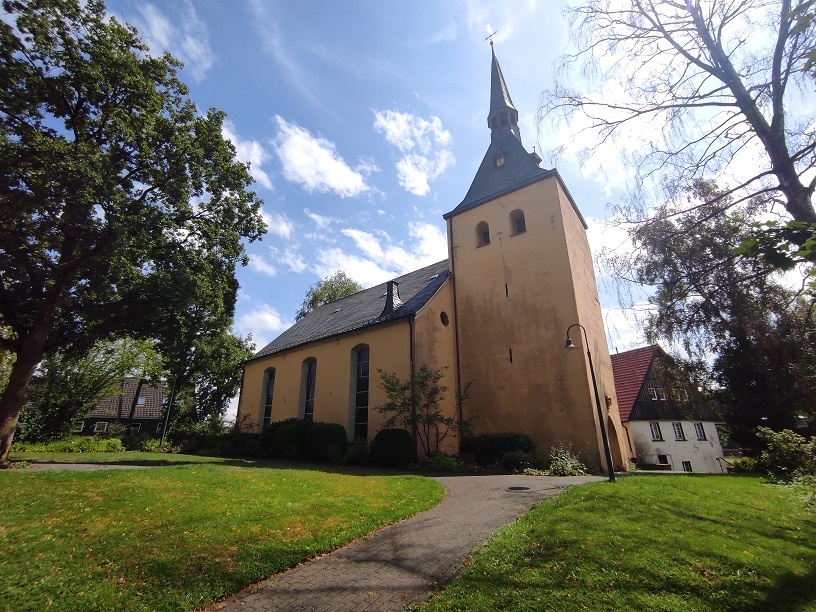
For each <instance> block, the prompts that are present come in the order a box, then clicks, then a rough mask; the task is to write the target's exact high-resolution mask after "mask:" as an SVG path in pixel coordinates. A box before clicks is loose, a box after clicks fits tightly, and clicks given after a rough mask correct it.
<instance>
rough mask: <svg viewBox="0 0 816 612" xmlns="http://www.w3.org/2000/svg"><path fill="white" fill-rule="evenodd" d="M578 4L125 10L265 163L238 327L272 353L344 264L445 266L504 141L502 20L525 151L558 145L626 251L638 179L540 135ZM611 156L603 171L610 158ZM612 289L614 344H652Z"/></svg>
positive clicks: (213, 1) (375, 268)
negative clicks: (493, 143) (497, 137)
mask: <svg viewBox="0 0 816 612" xmlns="http://www.w3.org/2000/svg"><path fill="white" fill-rule="evenodd" d="M562 8H563V7H562V2H560V1H557V0H550V1H544V0H542V1H539V2H536V1H533V0H529V1H520V0H515V1H514V2H510V1H506V2H502V1H488V0H484V1H478V0H459V1H456V0H451V1H446V2H438V1H437V0H420V1H417V0H412V1H411V2H375V1H373V0H371V1H367V2H363V1H344V2H330V1H328V0H327V1H320V2H318V1H316V0H301V1H294V0H292V1H271V0H232V1H229V2H223V1H219V0H164V1H163V2H156V3H148V2H140V1H136V0H109V2H108V10H109V12H110V13H111V14H113V15H114V16H116V17H117V18H119V19H121V20H124V21H127V22H128V23H131V24H132V25H134V26H136V27H137V28H138V30H139V32H140V33H141V35H142V37H143V38H144V40H145V42H146V43H148V45H149V46H150V48H151V50H152V51H154V52H160V51H163V50H167V51H170V52H171V53H172V54H173V55H175V56H176V57H177V58H179V59H180V60H182V61H183V62H184V64H185V68H184V70H183V71H182V73H181V77H182V79H183V80H184V81H185V82H186V83H187V84H188V85H189V87H190V93H191V97H192V98H193V100H194V101H195V102H196V104H197V105H198V106H199V108H200V109H202V110H204V109H207V108H209V107H216V108H219V109H221V110H223V111H225V112H226V113H227V117H228V120H227V123H226V126H225V136H227V137H228V138H230V139H231V140H232V141H233V143H234V144H235V146H236V148H237V150H238V156H239V158H240V159H242V160H243V161H248V162H250V163H251V171H252V174H253V176H254V177H255V179H256V181H257V182H256V184H255V190H256V191H257V193H258V195H259V196H260V197H261V198H262V199H263V200H264V207H263V212H264V216H265V218H266V221H267V223H268V225H269V232H268V234H267V235H266V236H265V237H264V239H263V240H262V241H261V242H256V243H254V244H251V245H248V252H249V255H250V265H249V266H248V267H246V268H243V269H241V270H239V272H238V278H239V281H240V283H241V289H240V293H239V300H238V305H237V311H236V321H235V331H236V332H238V333H241V334H247V333H250V332H251V333H252V335H253V338H254V340H255V342H256V346H257V347H258V348H261V347H262V346H263V345H264V344H265V343H267V342H268V341H270V340H271V339H273V338H274V337H275V336H277V335H278V334H279V333H280V332H282V331H283V330H284V329H286V328H287V327H288V326H289V325H291V323H292V322H293V320H294V313H295V311H296V309H297V308H298V306H299V305H300V303H301V301H302V300H303V296H304V294H305V293H306V291H307V290H308V288H309V287H310V286H311V285H312V284H314V283H315V282H316V281H317V280H319V279H321V278H323V277H325V276H327V275H329V274H331V273H333V272H334V271H336V270H338V269H344V270H345V271H346V273H347V274H348V275H349V276H351V277H352V278H354V279H355V280H357V281H358V282H360V283H361V284H362V285H363V286H365V287H368V286H371V285H373V284H377V283H380V282H383V281H385V280H387V279H389V278H393V277H395V276H398V275H400V274H404V273H405V272H408V271H411V270H414V269H417V268H419V267H421V266H423V265H427V264H430V263H433V262H435V261H439V260H441V259H444V258H445V257H446V256H447V251H446V243H445V233H444V232H445V226H444V223H443V221H442V214H443V213H445V212H448V211H450V210H452V209H453V208H454V207H455V206H456V205H457V204H458V203H459V202H460V201H461V200H462V198H463V197H464V195H465V193H466V192H467V189H468V187H469V186H470V183H471V180H472V179H473V176H474V174H475V172H476V169H477V168H478V165H479V162H480V161H481V159H482V156H483V155H484V152H485V150H486V148H487V146H488V144H489V130H488V128H487V120H486V118H487V111H488V101H489V91H490V47H489V45H488V43H487V42H486V41H485V37H486V36H487V33H488V27H491V28H492V30H493V31H495V32H496V34H495V36H494V40H495V45H496V46H495V49H496V54H497V57H498V58H499V62H500V63H501V66H502V70H503V73H504V76H505V80H506V81H507V84H508V87H509V90H510V94H511V96H512V98H513V102H514V103H515V106H516V108H517V109H518V110H519V114H520V118H519V123H520V126H521V132H522V139H523V142H524V144H525V146H526V147H527V148H528V149H530V150H532V149H533V147H535V148H536V150H537V151H538V152H539V153H540V154H541V156H542V157H543V158H544V163H542V166H543V167H552V166H553V165H554V164H553V162H552V160H551V159H549V157H548V153H549V152H550V151H551V150H553V149H554V148H555V147H556V146H558V145H562V144H567V145H568V146H567V149H568V150H567V154H566V155H564V156H563V157H562V158H560V159H559V160H558V162H557V164H555V165H556V166H557V167H558V170H559V172H560V173H561V175H562V176H563V178H564V179H565V181H566V183H567V185H568V187H569V189H570V191H571V193H572V194H573V196H574V198H575V199H576V201H577V203H578V206H579V208H580V209H581V211H582V213H583V214H584V216H585V217H586V218H587V219H588V221H589V223H590V231H589V238H590V245H591V247H592V248H593V251H595V252H597V251H598V250H599V249H600V248H601V247H602V246H604V245H607V246H613V247H614V246H615V244H614V243H615V242H616V241H618V242H620V241H622V240H623V238H622V236H621V234H620V233H616V232H614V231H612V230H610V229H609V228H608V227H607V228H605V227H604V226H603V224H602V223H601V222H600V220H602V219H604V218H605V217H607V216H608V215H609V214H610V213H609V210H608V206H607V204H608V203H610V202H614V201H615V200H616V198H618V197H619V195H620V193H619V189H620V187H621V186H622V184H623V181H624V180H625V179H626V177H627V170H626V168H623V167H618V166H616V165H615V164H614V162H613V160H614V158H615V156H614V155H606V156H605V157H602V158H599V157H598V156H596V158H595V159H596V161H594V162H593V161H591V160H590V161H589V162H584V163H581V162H579V156H578V155H577V153H570V151H571V149H570V146H569V145H570V144H572V143H573V140H572V139H573V138H574V136H572V135H571V134H570V132H569V131H568V130H567V129H565V128H563V127H561V128H553V127H551V126H549V125H546V126H545V125H542V126H539V125H538V124H537V122H536V118H535V117H536V111H537V109H538V106H539V99H540V96H541V92H542V91H543V90H544V89H545V88H547V87H548V86H550V85H551V84H552V81H553V78H554V70H555V62H556V59H557V57H558V56H559V54H561V53H563V51H564V50H565V48H566V45H567V43H568V40H567V30H568V27H567V22H566V20H565V18H564V17H563V16H562ZM598 159H603V161H598ZM600 280H601V287H600V288H601V295H602V307H603V308H604V314H605V317H606V322H607V328H608V339H609V342H610V349H611V350H614V348H618V349H621V350H622V349H625V348H630V347H632V346H636V345H640V344H642V343H643V341H642V340H641V339H640V338H639V337H638V336H637V334H636V333H635V332H633V331H632V330H631V328H630V326H629V325H628V323H627V320H626V319H625V318H624V317H622V316H621V313H620V311H619V310H618V309H617V300H616V298H615V295H616V294H615V292H614V290H611V289H609V288H608V287H607V285H606V283H605V282H604V280H603V279H600Z"/></svg>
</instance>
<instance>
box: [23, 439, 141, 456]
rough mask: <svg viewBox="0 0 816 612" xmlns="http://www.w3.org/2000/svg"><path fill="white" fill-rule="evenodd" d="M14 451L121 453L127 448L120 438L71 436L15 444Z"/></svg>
mask: <svg viewBox="0 0 816 612" xmlns="http://www.w3.org/2000/svg"><path fill="white" fill-rule="evenodd" d="M14 450H15V452H33V453H120V452H122V451H124V450H125V447H124V446H122V441H121V440H120V439H119V438H98V437H96V436H69V437H68V438H63V439H62V440H53V441H51V442H34V443H28V442H19V443H18V442H15V443H14Z"/></svg>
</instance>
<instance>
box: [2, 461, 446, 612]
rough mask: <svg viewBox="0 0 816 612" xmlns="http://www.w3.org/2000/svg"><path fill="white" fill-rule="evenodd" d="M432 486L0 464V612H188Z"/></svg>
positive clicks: (417, 500) (419, 504)
mask: <svg viewBox="0 0 816 612" xmlns="http://www.w3.org/2000/svg"><path fill="white" fill-rule="evenodd" d="M116 455H117V456H119V455H121V453H117V454H116ZM191 459H195V458H191ZM301 467H302V466H301ZM443 495H444V490H443V489H442V487H441V486H440V485H439V484H437V483H436V482H434V481H433V480H430V479H426V478H423V477H419V476H407V475H375V474H372V473H366V472H363V471H356V472H355V471H353V470H339V469H338V470H327V471H321V470H319V469H299V468H297V467H296V468H292V469H271V468H263V467H240V466H236V465H228V464H217V463H216V464H212V463H209V464H208V463H201V464H192V465H179V466H171V467H159V468H151V469H143V470H101V471H94V472H30V471H25V470H3V471H0V610H15V611H17V610H45V609H48V610H191V609H193V608H195V607H197V606H201V605H203V604H206V603H208V602H211V601H213V600H215V599H217V598H219V597H221V596H223V595H227V594H229V593H233V592H235V591H238V590H240V589H241V588H242V587H245V586H246V585H248V584H250V583H252V582H255V581H258V580H261V579H263V578H266V577H267V576H269V575H270V574H272V573H275V572H277V571H280V570H282V569H285V568H287V567H290V566H292V565H294V564H296V563H298V562H299V561H302V560H304V559H306V558H308V557H312V556H315V555H317V554H320V553H322V552H325V551H328V550H331V549H332V548H335V547H337V546H341V545H343V544H345V543H346V542H348V541H350V540H353V539H355V538H359V537H361V536H363V535H364V534H366V533H369V532H371V531H372V530H375V529H377V528H378V527H381V526H383V525H385V524H388V523H393V522H396V521H398V520H400V519H402V518H405V517H407V516H410V515H412V514H415V513H417V512H419V511H421V510H424V509H426V508H429V507H431V506H433V505H434V504H436V503H438V502H439V501H440V500H441V499H442V497H443Z"/></svg>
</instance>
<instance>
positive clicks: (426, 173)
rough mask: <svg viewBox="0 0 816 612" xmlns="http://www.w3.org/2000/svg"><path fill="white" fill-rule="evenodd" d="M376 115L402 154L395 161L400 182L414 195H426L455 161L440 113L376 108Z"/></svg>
mask: <svg viewBox="0 0 816 612" xmlns="http://www.w3.org/2000/svg"><path fill="white" fill-rule="evenodd" d="M374 117H375V119H374V128H375V129H376V130H377V131H379V132H382V133H383V134H384V135H385V140H386V141H387V142H388V143H389V144H391V145H393V146H395V147H396V148H397V149H399V151H400V153H402V154H403V156H402V158H401V159H400V160H399V161H398V162H397V164H396V168H397V178H398V180H399V183H400V185H401V186H402V187H403V188H404V189H405V190H406V191H408V192H409V193H412V194H414V195H418V196H423V195H426V194H427V193H428V192H429V191H430V190H431V188H430V183H431V181H433V180H435V179H436V178H437V177H439V175H441V174H442V173H443V172H444V171H445V170H446V169H448V168H449V167H450V166H452V165H453V164H454V163H455V161H456V160H455V158H454V156H453V153H452V152H451V151H450V146H451V135H450V132H448V131H447V130H446V129H444V128H443V127H442V121H441V120H440V119H439V117H431V119H430V120H427V119H423V118H421V117H417V116H416V115H412V114H410V113H402V112H399V111H394V110H386V111H375V112H374Z"/></svg>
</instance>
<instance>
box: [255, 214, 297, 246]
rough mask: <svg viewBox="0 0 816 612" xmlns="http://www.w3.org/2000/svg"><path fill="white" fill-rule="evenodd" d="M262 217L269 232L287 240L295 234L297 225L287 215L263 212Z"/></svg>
mask: <svg viewBox="0 0 816 612" xmlns="http://www.w3.org/2000/svg"><path fill="white" fill-rule="evenodd" d="M261 216H262V217H263V220H264V223H266V227H267V231H268V232H270V233H272V234H277V235H278V236H280V237H281V238H286V239H289V238H291V237H292V234H294V233H295V224H294V223H293V222H292V221H291V220H290V219H289V218H288V217H287V216H286V215H285V214H277V213H268V212H266V211H265V210H261Z"/></svg>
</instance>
